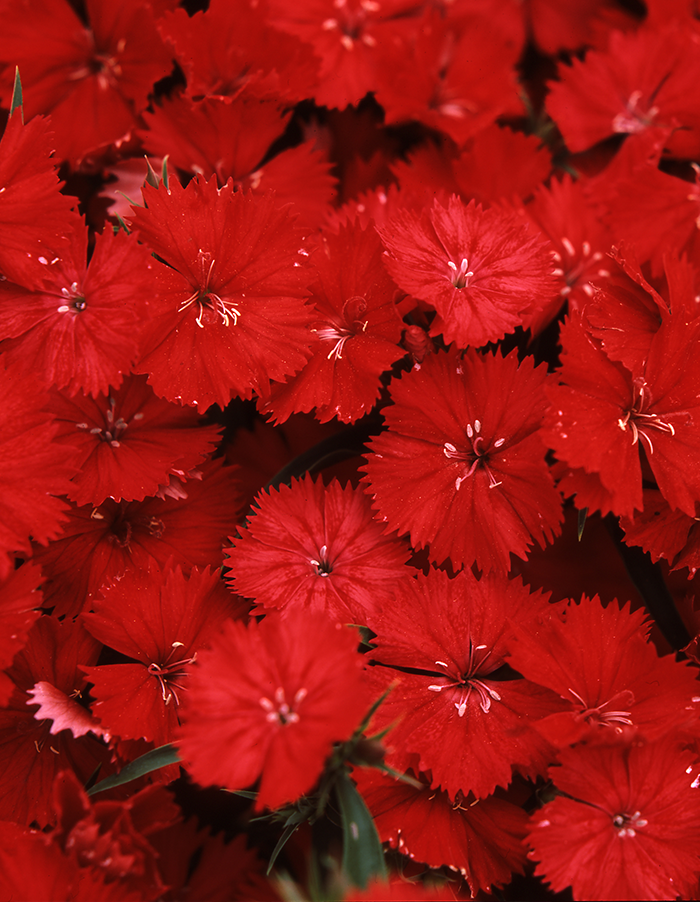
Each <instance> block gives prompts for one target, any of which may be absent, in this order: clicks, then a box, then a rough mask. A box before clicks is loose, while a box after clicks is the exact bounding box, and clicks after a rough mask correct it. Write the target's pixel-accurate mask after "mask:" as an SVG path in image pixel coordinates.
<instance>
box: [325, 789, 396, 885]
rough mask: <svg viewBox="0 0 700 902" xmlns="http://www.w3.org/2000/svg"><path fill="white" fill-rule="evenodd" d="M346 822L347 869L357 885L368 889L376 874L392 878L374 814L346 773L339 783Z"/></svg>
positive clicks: (338, 791) (344, 869)
mask: <svg viewBox="0 0 700 902" xmlns="http://www.w3.org/2000/svg"><path fill="white" fill-rule="evenodd" d="M336 793H337V796H338V804H339V806H340V816H341V820H342V824H343V871H344V872H345V875H346V877H347V878H348V880H350V881H352V883H354V884H355V886H359V887H360V888H361V889H364V888H365V887H366V886H367V884H368V882H369V880H370V879H371V878H372V877H378V878H379V879H380V880H388V875H387V870H386V862H385V861H384V850H383V849H382V844H381V842H380V841H379V835H378V834H377V828H376V827H375V826H374V820H373V818H372V815H371V814H370V813H369V811H368V810H367V806H366V805H365V803H364V801H363V800H362V796H361V795H360V794H359V792H358V791H357V788H356V787H355V784H354V783H353V782H352V780H351V779H350V775H349V774H348V773H347V772H345V773H343V774H341V775H340V777H339V779H338V782H337V783H336Z"/></svg>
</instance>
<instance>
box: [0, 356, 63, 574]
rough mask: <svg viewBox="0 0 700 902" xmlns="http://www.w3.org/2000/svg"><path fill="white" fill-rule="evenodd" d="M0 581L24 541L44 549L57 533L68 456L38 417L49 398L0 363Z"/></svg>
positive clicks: (49, 424)
mask: <svg viewBox="0 0 700 902" xmlns="http://www.w3.org/2000/svg"><path fill="white" fill-rule="evenodd" d="M0 398H2V404H0V579H4V578H5V577H7V576H8V575H9V573H10V571H11V570H12V562H13V553H15V552H29V550H30V548H31V546H30V542H29V539H30V537H31V538H33V539H34V540H35V541H36V542H39V543H41V544H43V545H46V544H47V542H48V540H49V539H53V538H55V537H56V536H57V535H58V533H59V532H60V525H61V523H62V522H64V521H65V519H66V518H65V515H64V511H65V510H66V504H65V502H64V501H60V500H59V499H58V498H55V497H53V496H54V495H62V494H65V493H66V492H68V491H69V490H70V482H69V478H70V477H71V476H72V475H73V474H74V473H75V468H74V467H73V466H72V465H71V464H70V456H71V455H66V454H65V453H64V452H63V450H62V449H61V446H60V445H58V444H56V443H55V442H54V441H53V437H54V436H55V434H56V430H57V427H56V426H55V425H54V422H53V417H52V416H51V415H50V414H47V413H43V412H42V408H43V407H44V406H45V404H46V402H47V400H48V398H47V396H46V394H45V393H44V392H43V391H41V390H38V389H37V387H36V384H35V383H33V382H30V381H27V380H25V379H23V378H22V374H21V373H18V372H17V370H16V369H15V368H14V367H13V368H11V369H5V361H4V360H0Z"/></svg>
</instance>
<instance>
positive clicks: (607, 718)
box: [568, 689, 634, 727]
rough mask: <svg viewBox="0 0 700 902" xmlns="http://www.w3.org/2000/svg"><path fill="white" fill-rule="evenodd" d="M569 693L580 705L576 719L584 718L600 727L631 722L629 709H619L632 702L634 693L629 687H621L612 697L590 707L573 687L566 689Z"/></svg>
mask: <svg viewBox="0 0 700 902" xmlns="http://www.w3.org/2000/svg"><path fill="white" fill-rule="evenodd" d="M568 691H569V693H570V694H571V695H572V696H573V697H574V699H575V700H576V701H577V702H578V703H579V704H580V705H581V710H580V711H579V712H577V714H576V718H577V719H578V720H586V721H588V723H591V724H598V725H600V726H601V727H609V726H612V725H613V724H621V723H624V724H632V720H631V718H630V714H631V712H630V711H624V710H621V707H618V706H623V705H624V706H625V708H628V707H630V706H631V705H633V704H634V693H633V692H631V691H630V690H629V689H623V690H621V691H620V692H617V693H615V695H613V697H612V698H610V699H608V701H607V702H603V703H602V704H601V705H597V706H596V707H595V708H590V707H589V706H588V705H587V704H586V702H585V701H584V700H583V699H582V698H581V696H580V695H579V694H578V693H577V692H574V690H573V689H569V690H568ZM611 705H612V706H613V707H612V708H610V709H609V710H605V709H607V708H609V706H611Z"/></svg>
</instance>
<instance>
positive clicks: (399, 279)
mask: <svg viewBox="0 0 700 902" xmlns="http://www.w3.org/2000/svg"><path fill="white" fill-rule="evenodd" d="M380 235H381V238H382V241H383V242H384V245H385V247H386V248H387V257H386V268H387V270H388V271H389V275H390V276H391V277H392V278H393V279H394V281H395V282H396V284H397V285H399V286H400V287H401V288H403V289H404V291H408V292H409V293H410V294H413V295H415V296H416V297H417V298H420V299H421V300H423V301H427V302H428V303H429V304H432V306H433V307H434V308H435V310H436V311H437V316H436V318H435V320H434V322H433V327H432V331H431V334H432V335H438V334H442V335H443V336H444V338H445V341H446V342H452V341H454V342H456V343H457V344H458V345H459V346H460V347H461V348H466V347H467V346H468V345H474V346H475V347H479V346H481V345H485V344H487V343H488V342H490V341H498V340H499V339H501V338H503V336H504V335H505V334H506V333H507V332H511V331H512V330H513V329H515V327H516V326H524V327H525V328H527V326H528V325H529V321H530V320H531V319H532V316H533V314H534V313H535V312H537V311H539V310H540V309H542V308H543V307H546V306H547V305H548V303H549V302H550V301H551V299H552V298H553V296H554V295H555V292H556V290H557V286H556V282H555V280H554V275H553V270H554V266H553V259H552V254H551V248H550V247H548V246H547V244H546V243H545V241H544V240H543V238H542V236H541V235H538V234H537V233H536V232H535V230H534V229H529V228H528V223H527V222H526V221H525V220H524V219H523V218H521V217H519V216H517V215H516V214H515V213H512V212H509V211H506V210H501V209H499V208H497V207H490V208H489V209H488V210H484V209H482V208H481V206H479V205H478V204H475V203H474V202H473V201H472V202H471V203H470V204H469V205H468V206H467V205H465V204H464V203H463V202H462V201H461V200H460V199H459V198H458V197H457V196H456V195H452V197H451V198H450V199H449V202H448V205H447V207H444V206H442V204H440V203H439V202H438V201H437V200H435V201H434V202H433V206H432V208H428V209H426V210H424V211H423V212H422V213H421V214H417V213H414V212H413V211H411V210H401V211H399V212H398V213H397V214H396V216H395V217H394V218H393V219H391V220H389V222H388V223H387V224H386V226H385V227H384V228H382V229H380Z"/></svg>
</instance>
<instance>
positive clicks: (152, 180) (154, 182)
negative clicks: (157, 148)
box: [144, 157, 160, 188]
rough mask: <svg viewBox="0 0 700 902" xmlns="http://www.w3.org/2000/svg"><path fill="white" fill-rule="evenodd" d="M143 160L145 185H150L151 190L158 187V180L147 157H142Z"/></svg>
mask: <svg viewBox="0 0 700 902" xmlns="http://www.w3.org/2000/svg"><path fill="white" fill-rule="evenodd" d="M144 159H145V160H146V184H147V185H150V186H151V187H152V188H157V187H158V185H160V179H159V178H158V176H157V175H156V174H155V171H154V169H153V167H152V166H151V161H150V160H149V159H148V157H144Z"/></svg>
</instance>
